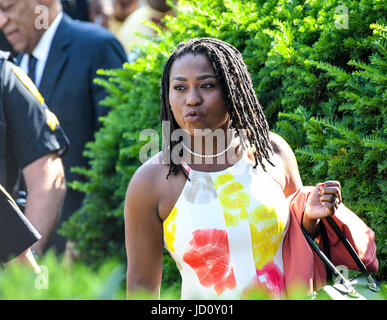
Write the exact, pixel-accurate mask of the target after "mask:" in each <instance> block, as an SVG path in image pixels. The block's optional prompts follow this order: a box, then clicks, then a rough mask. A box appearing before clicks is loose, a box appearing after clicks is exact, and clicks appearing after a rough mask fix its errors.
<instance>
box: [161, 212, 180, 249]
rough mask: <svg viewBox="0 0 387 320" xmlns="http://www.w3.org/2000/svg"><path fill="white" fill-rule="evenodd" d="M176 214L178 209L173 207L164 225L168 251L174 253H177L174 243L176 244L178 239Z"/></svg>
mask: <svg viewBox="0 0 387 320" xmlns="http://www.w3.org/2000/svg"><path fill="white" fill-rule="evenodd" d="M176 213H177V208H176V207H173V209H172V211H171V213H170V214H169V216H168V218H167V219H166V220H165V221H164V223H163V229H164V237H165V242H166V243H167V247H168V249H169V250H170V251H172V252H175V248H174V246H173V243H174V242H175V237H176V224H175V219H176Z"/></svg>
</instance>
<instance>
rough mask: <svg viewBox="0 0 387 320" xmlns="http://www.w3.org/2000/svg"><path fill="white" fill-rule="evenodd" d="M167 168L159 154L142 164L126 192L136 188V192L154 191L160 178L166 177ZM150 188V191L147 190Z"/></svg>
mask: <svg viewBox="0 0 387 320" xmlns="http://www.w3.org/2000/svg"><path fill="white" fill-rule="evenodd" d="M167 174H168V166H167V165H166V164H163V162H162V153H161V152H159V153H157V154H156V155H154V156H153V157H152V158H150V159H149V160H147V161H146V162H144V163H143V164H142V165H141V166H140V167H139V168H138V169H137V170H136V172H135V173H134V174H133V176H132V179H131V180H130V182H129V186H128V190H129V189H133V188H136V189H138V192H141V190H144V189H145V190H152V191H153V192H154V191H155V188H157V185H158V182H159V181H160V180H161V177H162V176H164V179H165V177H166V176H167ZM149 188H151V189H149Z"/></svg>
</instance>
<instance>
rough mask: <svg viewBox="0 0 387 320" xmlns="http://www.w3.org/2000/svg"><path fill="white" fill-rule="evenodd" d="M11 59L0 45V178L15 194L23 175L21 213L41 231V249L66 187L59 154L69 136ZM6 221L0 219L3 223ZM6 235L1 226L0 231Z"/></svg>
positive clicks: (35, 246) (50, 232)
mask: <svg viewBox="0 0 387 320" xmlns="http://www.w3.org/2000/svg"><path fill="white" fill-rule="evenodd" d="M9 60H10V53H6V52H2V51H0V184H1V185H2V186H3V187H4V188H5V190H7V192H8V193H9V194H12V195H13V197H14V196H15V194H17V190H18V185H19V181H20V176H21V175H22V176H23V177H24V181H25V182H26V185H27V189H28V196H27V199H26V200H27V201H26V207H25V215H26V218H27V219H28V220H29V221H30V222H31V223H32V224H33V226H34V227H35V228H36V229H37V230H38V231H39V233H40V234H41V235H42V238H41V239H40V240H39V241H37V242H36V243H34V244H33V246H32V249H33V250H34V251H36V252H37V253H38V254H42V253H44V251H45V249H46V248H47V244H48V242H49V240H50V238H51V236H52V235H53V233H54V232H55V228H56V226H57V224H58V221H59V218H60V213H61V209H62V204H63V200H64V197H65V193H66V186H65V176H64V169H63V164H62V159H61V157H62V156H63V154H64V153H65V152H66V151H67V148H68V139H67V137H66V135H65V134H64V132H63V130H62V128H61V126H60V124H59V121H58V119H57V118H56V116H55V115H54V114H53V113H52V112H51V111H50V110H49V109H48V107H47V106H46V104H45V103H44V99H43V98H42V96H41V95H40V93H39V91H38V90H37V89H36V87H35V86H34V84H33V83H32V81H31V80H30V79H29V78H28V76H27V75H26V74H25V73H24V72H23V71H22V70H21V69H20V68H19V67H17V66H16V65H15V64H13V63H12V62H11V61H9ZM7 223H8V222H7V220H4V219H1V221H0V226H1V228H6V226H7ZM6 229H7V228H6ZM7 230H8V232H9V231H10V230H9V229H7ZM4 235H5V233H4V232H2V231H0V237H3V236H4ZM15 236H17V235H15ZM34 242H35V241H34ZM30 245H32V243H30Z"/></svg>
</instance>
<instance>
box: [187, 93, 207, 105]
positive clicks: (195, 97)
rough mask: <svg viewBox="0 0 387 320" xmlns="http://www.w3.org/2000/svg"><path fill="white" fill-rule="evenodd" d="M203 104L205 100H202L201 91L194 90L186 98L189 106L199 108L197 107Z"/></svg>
mask: <svg viewBox="0 0 387 320" xmlns="http://www.w3.org/2000/svg"><path fill="white" fill-rule="evenodd" d="M202 102H203V99H202V96H201V95H200V92H199V90H196V89H192V90H190V91H189V93H188V95H187V98H186V104H187V106H197V105H200V104H201V103H202Z"/></svg>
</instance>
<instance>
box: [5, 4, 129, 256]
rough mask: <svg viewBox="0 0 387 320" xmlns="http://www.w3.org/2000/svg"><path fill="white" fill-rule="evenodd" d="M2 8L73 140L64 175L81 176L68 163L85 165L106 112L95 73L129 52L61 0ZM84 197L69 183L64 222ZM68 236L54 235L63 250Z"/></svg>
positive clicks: (9, 33)
mask: <svg viewBox="0 0 387 320" xmlns="http://www.w3.org/2000/svg"><path fill="white" fill-rule="evenodd" d="M0 9H1V10H0V28H1V29H2V30H3V31H4V33H5V35H6V37H7V39H8V41H9V42H10V43H11V44H12V45H13V47H14V48H15V50H16V51H17V52H22V53H23V55H20V56H19V57H20V59H19V62H20V67H21V68H22V69H23V70H25V71H26V72H28V74H29V76H30V77H31V78H32V80H33V81H34V82H35V84H36V85H37V87H38V89H39V91H40V92H41V94H42V96H43V97H44V99H45V101H46V103H47V105H48V106H49V107H50V109H51V110H52V111H53V112H54V113H55V114H56V115H57V117H58V119H59V121H60V123H61V125H62V128H63V129H64V131H65V133H66V135H67V136H68V138H69V140H70V146H71V147H70V148H69V150H68V152H67V153H66V155H65V156H64V157H63V163H64V167H65V175H66V180H67V181H73V180H74V179H77V180H78V179H79V177H78V176H77V175H76V174H74V173H72V172H70V168H71V167H74V166H77V167H87V165H88V162H87V159H86V158H84V157H83V156H82V152H83V150H84V148H85V144H86V143H87V142H88V141H91V140H93V137H94V133H95V132H96V130H98V128H99V126H100V123H99V120H98V119H99V117H100V116H103V115H106V113H107V112H108V109H107V108H106V107H103V106H100V105H99V103H100V101H101V100H102V99H103V98H104V97H105V96H106V92H105V90H104V88H103V87H101V86H99V85H96V84H94V83H93V79H94V78H95V77H96V71H97V70H98V69H112V68H121V67H122V64H123V62H125V60H126V56H125V52H124V50H123V48H122V46H121V44H120V43H119V42H118V40H117V39H116V38H115V37H114V36H113V35H112V34H111V33H110V32H109V31H107V30H106V29H105V28H102V27H99V26H97V25H95V24H92V23H89V22H81V21H77V20H72V19H71V18H70V17H69V16H67V15H66V14H64V13H63V12H62V6H61V3H60V1H59V0H0ZM82 200H83V194H81V193H79V192H76V191H74V190H72V189H71V188H68V190H67V195H66V199H65V202H64V206H63V211H62V218H61V222H63V221H66V220H68V218H69V217H70V215H71V214H72V213H73V212H74V211H76V210H77V209H79V208H80V206H81V204H82ZM59 227H60V226H59ZM65 242H66V241H65V239H64V237H62V236H60V235H58V234H57V235H56V236H55V240H54V244H55V247H56V249H57V251H58V252H59V253H62V252H63V251H64V248H65Z"/></svg>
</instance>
